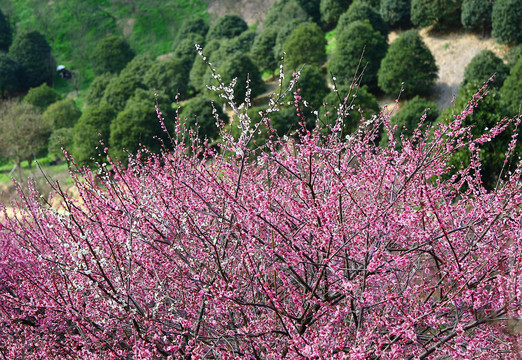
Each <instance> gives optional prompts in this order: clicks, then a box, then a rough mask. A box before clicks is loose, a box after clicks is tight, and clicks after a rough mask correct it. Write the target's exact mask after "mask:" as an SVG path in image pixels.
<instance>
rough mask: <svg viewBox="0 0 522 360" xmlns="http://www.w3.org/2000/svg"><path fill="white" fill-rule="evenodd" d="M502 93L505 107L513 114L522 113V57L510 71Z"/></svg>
mask: <svg viewBox="0 0 522 360" xmlns="http://www.w3.org/2000/svg"><path fill="white" fill-rule="evenodd" d="M500 93H501V94H502V104H503V107H504V108H506V109H507V110H508V111H509V112H510V113H511V114H513V115H518V114H521V113H522V57H520V58H519V59H518V61H517V63H516V64H515V66H513V67H512V68H511V70H510V71H509V76H508V77H507V78H506V80H505V81H504V85H503V86H502V88H501V89H500Z"/></svg>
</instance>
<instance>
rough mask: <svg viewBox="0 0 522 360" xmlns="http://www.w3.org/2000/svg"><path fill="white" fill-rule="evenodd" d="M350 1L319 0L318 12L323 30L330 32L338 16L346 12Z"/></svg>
mask: <svg viewBox="0 0 522 360" xmlns="http://www.w3.org/2000/svg"><path fill="white" fill-rule="evenodd" d="M351 3H352V0H321V4H320V12H321V23H322V26H323V28H325V29H327V30H330V29H333V28H334V27H335V26H336V25H337V21H338V20H339V16H340V15H341V14H342V13H344V12H345V11H346V9H347V8H348V7H349V6H350V4H351Z"/></svg>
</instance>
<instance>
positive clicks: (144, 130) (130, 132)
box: [110, 89, 170, 163]
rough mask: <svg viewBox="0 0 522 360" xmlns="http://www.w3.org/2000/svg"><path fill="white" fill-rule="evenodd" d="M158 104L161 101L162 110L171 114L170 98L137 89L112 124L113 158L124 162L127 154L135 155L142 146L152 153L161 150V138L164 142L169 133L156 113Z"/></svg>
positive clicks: (111, 142)
mask: <svg viewBox="0 0 522 360" xmlns="http://www.w3.org/2000/svg"><path fill="white" fill-rule="evenodd" d="M155 101H158V103H159V104H158V105H159V107H160V109H165V110H164V111H168V108H169V107H170V100H169V99H168V98H167V97H165V96H158V98H157V99H154V96H153V94H151V93H149V92H147V91H145V90H143V89H138V90H136V94H135V95H134V96H133V97H132V98H131V99H129V101H128V102H127V105H126V106H125V109H124V110H123V111H121V112H120V113H118V115H117V116H116V118H115V119H114V120H113V121H112V122H111V126H110V133H111V135H110V144H111V150H110V153H111V156H113V157H117V158H118V159H119V160H121V161H123V162H124V163H125V162H126V160H127V153H130V154H134V153H136V151H137V150H138V149H140V148H141V146H144V147H146V148H147V149H149V150H151V151H153V152H159V151H160V150H161V144H162V142H161V141H160V139H163V140H165V139H166V134H165V132H164V131H163V129H162V127H161V124H160V122H159V119H158V116H157V114H156V109H155V107H154V102H155Z"/></svg>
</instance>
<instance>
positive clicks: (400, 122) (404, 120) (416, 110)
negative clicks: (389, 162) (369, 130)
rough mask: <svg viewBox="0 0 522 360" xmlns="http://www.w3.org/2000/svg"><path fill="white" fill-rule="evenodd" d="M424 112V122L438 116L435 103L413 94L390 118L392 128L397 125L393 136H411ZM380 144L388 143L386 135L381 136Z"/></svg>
mask: <svg viewBox="0 0 522 360" xmlns="http://www.w3.org/2000/svg"><path fill="white" fill-rule="evenodd" d="M425 113H426V118H425V120H424V124H432V123H434V122H435V121H436V120H437V118H438V116H439V109H438V107H437V104H436V103H434V102H432V101H428V100H426V99H424V98H421V97H419V96H415V97H414V98H412V99H411V100H408V101H406V102H405V103H404V105H403V106H402V108H401V109H400V110H399V112H398V113H397V114H396V115H394V116H393V117H392V118H391V119H390V125H391V126H392V128H393V127H394V126H397V129H396V131H395V132H394V137H395V138H396V139H398V137H399V136H400V135H401V134H402V135H404V136H406V137H407V138H411V136H412V135H413V131H414V130H415V129H417V126H418V125H419V122H420V119H421V117H422V116H424V114H425ZM381 144H382V145H383V146H386V145H387V144H388V137H387V136H384V137H382V139H381Z"/></svg>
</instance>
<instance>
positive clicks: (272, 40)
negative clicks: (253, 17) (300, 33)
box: [250, 27, 279, 70]
mask: <svg viewBox="0 0 522 360" xmlns="http://www.w3.org/2000/svg"><path fill="white" fill-rule="evenodd" d="M277 33H278V29H276V28H272V27H263V30H262V31H261V33H260V34H259V35H258V36H257V37H256V39H255V41H254V44H252V48H251V49H250V57H251V58H252V60H253V61H254V62H255V64H256V65H257V66H258V67H259V69H260V70H274V69H275V68H276V67H277V65H278V64H279V58H276V57H275V54H274V47H275V44H276V38H277Z"/></svg>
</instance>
